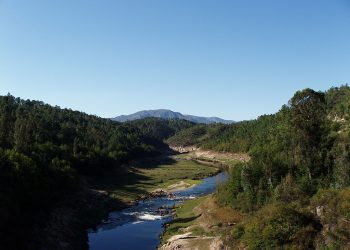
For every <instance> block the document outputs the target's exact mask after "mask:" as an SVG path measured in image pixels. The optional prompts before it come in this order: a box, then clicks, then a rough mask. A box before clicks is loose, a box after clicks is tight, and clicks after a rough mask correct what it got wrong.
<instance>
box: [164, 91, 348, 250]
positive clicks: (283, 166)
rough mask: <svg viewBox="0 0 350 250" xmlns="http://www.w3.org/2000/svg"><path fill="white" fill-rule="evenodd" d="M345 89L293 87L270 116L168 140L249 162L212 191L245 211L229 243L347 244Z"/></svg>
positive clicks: (260, 245) (204, 128) (222, 201)
mask: <svg viewBox="0 0 350 250" xmlns="http://www.w3.org/2000/svg"><path fill="white" fill-rule="evenodd" d="M349 116H350V88H349V87H348V86H341V87H339V88H335V87H334V88H331V89H329V90H328V91H326V92H316V91H314V90H311V89H304V90H302V91H298V92H296V93H295V95H294V96H293V97H292V98H291V99H290V100H289V102H288V103H287V104H286V105H284V106H283V107H282V108H281V110H280V111H279V112H278V113H276V114H273V115H264V116H261V117H259V118H258V119H256V120H252V121H244V122H239V123H236V124H233V125H210V126H203V125H197V126H195V127H191V128H189V129H186V130H183V131H181V132H180V133H178V134H177V135H175V136H174V137H172V138H169V139H168V142H169V143H170V144H173V145H177V146H180V145H182V146H188V145H197V146H199V147H201V148H204V149H211V150H217V151H224V152H246V153H249V155H250V156H251V160H250V161H249V162H248V163H245V164H239V165H237V166H236V167H235V168H233V169H232V171H231V178H230V180H229V181H228V182H227V183H226V184H225V185H224V186H222V187H220V189H219V190H218V192H217V199H218V202H219V203H220V204H221V205H223V206H224V205H228V206H231V207H232V208H234V209H237V210H239V211H242V212H245V213H246V214H247V215H248V216H247V219H245V220H244V222H243V223H241V224H240V225H238V226H236V227H234V229H233V230H232V235H231V237H232V239H233V245H235V246H236V247H237V246H238V247H239V246H241V247H244V246H246V247H248V249H276V248H278V249H313V248H318V249H349V248H350V240H349V239H350V189H349V185H350V136H349V132H350V120H349Z"/></svg>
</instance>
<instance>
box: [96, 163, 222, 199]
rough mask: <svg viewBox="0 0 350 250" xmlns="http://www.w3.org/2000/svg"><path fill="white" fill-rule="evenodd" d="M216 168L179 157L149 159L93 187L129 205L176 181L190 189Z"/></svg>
mask: <svg viewBox="0 0 350 250" xmlns="http://www.w3.org/2000/svg"><path fill="white" fill-rule="evenodd" d="M218 171H219V170H218V169H217V168H215V167H212V166H207V165H203V164H200V163H197V162H194V161H192V160H186V159H179V158H159V159H150V160H147V161H144V162H138V163H136V164H134V167H133V168H132V170H131V171H127V172H125V173H123V174H121V173H110V174H109V175H108V176H104V177H103V178H101V179H99V180H98V181H97V182H96V188H97V189H100V190H106V191H107V192H109V193H110V194H111V196H112V197H114V198H117V199H119V200H121V201H123V202H129V201H132V200H135V199H137V198H138V197H140V196H142V195H145V194H147V193H149V192H152V191H153V190H154V189H156V188H162V189H166V188H167V187H168V186H170V185H173V184H175V183H177V182H179V181H184V182H185V183H187V184H188V185H189V186H191V185H193V184H199V183H200V182H201V180H200V179H202V178H205V177H207V176H210V175H213V174H215V173H218Z"/></svg>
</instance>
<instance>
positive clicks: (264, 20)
mask: <svg viewBox="0 0 350 250" xmlns="http://www.w3.org/2000/svg"><path fill="white" fill-rule="evenodd" d="M348 82H350V1H349V0H289V1H287V0H263V1H262V0H255V1H253V0H241V1H238V0H237V1H235V0H227V1H225V0H138V1H136V0H124V1H117V0H110V1H107V0H56V1H48V0H30V1H28V0H22V1H20V0H0V94H7V93H8V92H10V93H11V94H13V95H15V96H19V97H22V98H25V99H35V100H42V101H44V102H46V103H49V104H52V105H58V106H61V107H69V108H72V109H74V110H80V111H84V112H86V113H89V114H96V115H98V116H102V117H114V116H117V115H120V114H129V113H133V112H136V111H139V110H143V109H155V108H167V109H172V110H174V111H179V112H182V113H187V114H194V115H202V116H213V115H215V116H220V117H223V118H226V119H233V120H243V119H251V118H256V117H257V116H259V115H262V114H269V113H274V112H276V111H278V110H279V108H280V107H281V105H283V104H285V103H287V101H288V99H289V98H290V97H291V96H292V95H293V93H294V92H295V91H296V90H299V89H303V88H306V87H311V88H313V89H316V90H326V89H328V88H329V87H331V86H339V85H340V84H345V83H348Z"/></svg>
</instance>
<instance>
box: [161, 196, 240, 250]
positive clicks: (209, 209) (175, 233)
mask: <svg viewBox="0 0 350 250" xmlns="http://www.w3.org/2000/svg"><path fill="white" fill-rule="evenodd" d="M244 216H245V215H244V214H242V213H240V212H238V211H236V210H233V209H231V208H228V207H219V206H218V205H217V204H216V201H215V197H214V196H213V195H209V196H205V197H200V198H197V199H194V200H188V201H185V202H184V203H183V204H182V205H180V206H179V207H178V208H177V209H176V217H175V219H174V220H172V221H171V222H169V223H168V224H166V230H165V232H164V234H163V237H162V240H161V246H160V247H159V249H160V250H170V249H203V250H205V249H208V250H215V249H218V250H219V249H230V248H229V240H230V239H229V237H230V236H229V235H230V234H231V233H230V232H231V231H232V229H233V227H234V226H235V225H236V224H238V223H240V222H241V221H242V220H243V218H244Z"/></svg>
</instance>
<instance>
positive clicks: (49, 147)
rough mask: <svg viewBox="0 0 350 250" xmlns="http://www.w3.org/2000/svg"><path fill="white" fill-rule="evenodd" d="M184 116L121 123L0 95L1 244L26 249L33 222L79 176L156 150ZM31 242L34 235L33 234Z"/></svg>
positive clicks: (182, 124)
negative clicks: (171, 118) (164, 119)
mask: <svg viewBox="0 0 350 250" xmlns="http://www.w3.org/2000/svg"><path fill="white" fill-rule="evenodd" d="M191 126H193V124H192V123H191V122H188V121H182V120H169V121H163V120H159V119H147V120H139V121H137V122H130V123H124V124H121V123H118V122H114V121H111V120H109V119H102V118H99V117H96V116H92V115H87V114H84V113H81V112H77V111H72V110H69V109H61V108H59V107H52V106H50V105H47V104H44V103H42V102H38V101H29V100H22V99H20V98H14V97H13V96H11V95H7V96H0V203H1V205H0V238H1V239H0V248H4V249H10V248H11V249H22V248H26V247H25V246H26V242H27V240H28V237H31V232H32V229H33V227H34V225H37V224H40V223H44V221H45V218H46V216H48V214H49V213H50V211H51V210H52V208H54V207H55V204H57V203H59V202H60V201H61V200H63V199H64V198H65V197H67V195H69V194H72V193H74V192H76V191H77V190H79V188H80V176H89V178H94V177H96V176H102V175H103V174H104V173H106V172H108V171H115V170H116V169H118V168H120V167H121V165H122V164H124V163H127V162H128V161H129V160H131V159H136V158H140V157H146V156H154V155H158V154H159V153H160V151H159V150H162V149H163V148H166V147H167V145H166V144H164V143H163V140H164V139H166V138H168V137H169V136H171V135H174V134H175V133H176V132H177V131H180V130H181V129H182V128H188V127H191ZM31 242H32V241H31Z"/></svg>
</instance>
